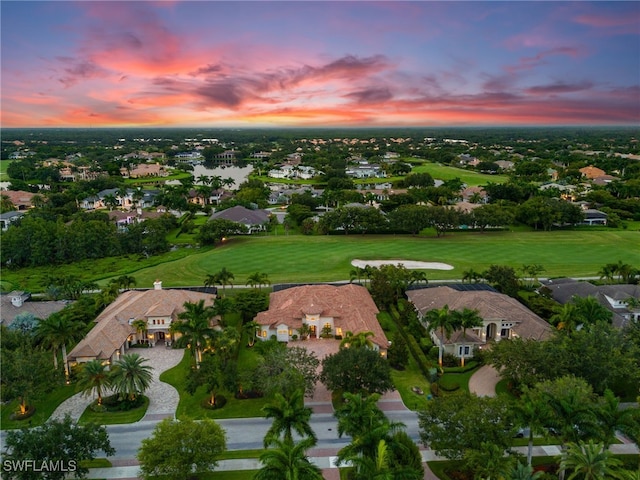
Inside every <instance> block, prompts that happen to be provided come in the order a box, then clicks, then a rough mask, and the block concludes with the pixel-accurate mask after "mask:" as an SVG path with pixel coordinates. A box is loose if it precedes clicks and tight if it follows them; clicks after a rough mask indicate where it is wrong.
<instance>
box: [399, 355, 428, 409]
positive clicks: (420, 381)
mask: <svg viewBox="0 0 640 480" xmlns="http://www.w3.org/2000/svg"><path fill="white" fill-rule="evenodd" d="M391 379H392V380H393V384H394V385H395V387H396V390H398V393H400V396H401V397H402V402H403V403H404V405H405V406H406V407H407V408H409V409H411V410H421V409H423V408H424V407H426V405H427V402H428V400H427V395H429V393H430V391H431V390H430V384H429V381H428V380H427V379H426V378H425V377H424V375H423V374H422V372H421V371H420V369H419V368H418V365H417V364H416V362H415V360H414V359H413V356H412V355H409V364H408V365H407V367H406V368H405V369H404V370H395V369H391ZM412 387H418V388H420V389H421V390H422V394H418V393H415V392H414V391H412V390H411V389H412Z"/></svg>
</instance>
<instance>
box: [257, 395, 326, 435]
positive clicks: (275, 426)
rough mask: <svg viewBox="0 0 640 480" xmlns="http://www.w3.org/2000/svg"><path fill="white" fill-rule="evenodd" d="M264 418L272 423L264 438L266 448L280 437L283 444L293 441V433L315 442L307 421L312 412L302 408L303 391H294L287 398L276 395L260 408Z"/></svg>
mask: <svg viewBox="0 0 640 480" xmlns="http://www.w3.org/2000/svg"><path fill="white" fill-rule="evenodd" d="M262 411H263V412H264V413H265V417H267V418H272V419H273V423H272V424H271V427H270V428H269V430H268V431H267V434H266V435H265V437H264V446H265V448H267V447H268V446H269V445H271V444H272V443H274V441H276V440H279V439H280V438H281V436H282V438H283V439H284V441H285V442H291V441H293V432H294V431H295V432H296V433H297V434H298V435H300V436H305V437H307V438H310V439H312V440H313V441H314V443H315V441H316V434H315V432H314V431H313V429H312V428H311V425H310V424H309V421H310V419H311V413H312V410H311V408H309V407H305V406H304V391H303V390H295V391H293V392H292V393H291V395H290V396H289V397H285V396H284V395H282V394H281V393H276V395H275V397H274V399H273V401H272V402H270V403H268V404H267V405H265V406H264V407H262Z"/></svg>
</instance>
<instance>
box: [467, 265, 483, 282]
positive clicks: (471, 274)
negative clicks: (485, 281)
mask: <svg viewBox="0 0 640 480" xmlns="http://www.w3.org/2000/svg"><path fill="white" fill-rule="evenodd" d="M481 278H482V275H481V274H480V273H478V272H476V271H475V270H474V269H473V268H470V269H469V270H465V271H464V272H462V283H464V282H465V281H467V282H469V283H471V281H472V280H473V283H478V281H479V280H480V279H481Z"/></svg>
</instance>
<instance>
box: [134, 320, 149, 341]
mask: <svg viewBox="0 0 640 480" xmlns="http://www.w3.org/2000/svg"><path fill="white" fill-rule="evenodd" d="M131 325H132V326H133V328H135V329H136V333H137V334H138V343H140V340H142V343H146V341H147V335H146V334H147V327H148V324H147V320H146V319H144V318H138V319H137V320H134V321H133V323H132V324H131Z"/></svg>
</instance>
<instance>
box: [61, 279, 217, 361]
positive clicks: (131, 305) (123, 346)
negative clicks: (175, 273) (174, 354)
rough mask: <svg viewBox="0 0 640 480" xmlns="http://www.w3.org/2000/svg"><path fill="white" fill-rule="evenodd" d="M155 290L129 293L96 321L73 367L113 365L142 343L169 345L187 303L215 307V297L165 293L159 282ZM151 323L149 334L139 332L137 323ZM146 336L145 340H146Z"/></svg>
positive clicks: (79, 347) (73, 357)
mask: <svg viewBox="0 0 640 480" xmlns="http://www.w3.org/2000/svg"><path fill="white" fill-rule="evenodd" d="M153 286H154V288H153V289H152V290H128V291H126V292H124V293H122V294H121V295H120V296H118V298H116V300H115V301H114V302H113V303H112V304H110V305H109V306H108V307H107V308H105V309H104V310H103V312H102V313H101V314H100V315H99V316H98V318H96V319H95V323H96V325H95V326H94V327H93V328H92V329H91V330H90V331H89V333H88V334H87V336H86V337H84V338H83V339H82V340H81V341H80V342H79V343H78V344H77V345H76V346H75V348H74V349H73V350H71V352H70V353H69V361H70V363H71V365H74V364H78V363H84V362H89V361H91V360H102V361H104V362H108V363H112V362H114V361H115V360H117V359H118V358H119V357H120V355H123V354H125V353H126V352H127V351H128V350H129V348H130V347H131V345H133V344H134V343H137V341H138V340H148V341H149V343H150V345H151V346H155V345H157V344H158V343H161V344H167V345H168V343H167V342H170V341H171V339H172V336H171V333H170V332H169V328H170V327H171V324H172V323H173V322H175V321H179V320H178V315H179V314H180V313H182V312H183V311H184V304H185V303H187V302H191V303H196V302H199V301H200V300H204V301H205V305H213V303H214V299H215V294H211V293H202V292H196V291H191V290H182V289H163V288H162V282H160V281H156V282H155V283H154V284H153ZM138 319H143V320H146V321H147V332H146V333H144V334H141V333H140V332H137V331H136V328H135V327H134V326H133V322H134V321H135V320H138ZM142 335H144V338H142Z"/></svg>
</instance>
